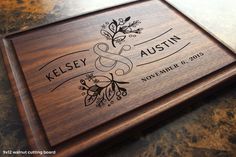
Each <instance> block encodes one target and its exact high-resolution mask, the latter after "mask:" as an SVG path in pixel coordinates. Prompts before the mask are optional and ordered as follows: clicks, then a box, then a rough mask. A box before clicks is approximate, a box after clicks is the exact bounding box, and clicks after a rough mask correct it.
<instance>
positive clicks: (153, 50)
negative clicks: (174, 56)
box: [140, 35, 181, 57]
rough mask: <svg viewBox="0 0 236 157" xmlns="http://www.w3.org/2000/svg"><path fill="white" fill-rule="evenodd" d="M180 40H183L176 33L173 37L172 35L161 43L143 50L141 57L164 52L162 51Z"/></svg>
mask: <svg viewBox="0 0 236 157" xmlns="http://www.w3.org/2000/svg"><path fill="white" fill-rule="evenodd" d="M180 40H181V38H180V37H178V36H176V35H174V36H173V37H171V38H169V39H167V40H165V41H163V42H161V43H158V44H156V45H155V46H153V47H151V48H148V49H146V50H141V52H140V55H141V57H147V56H149V55H154V54H156V53H158V52H162V51H164V50H166V49H168V48H170V47H171V46H173V45H175V44H176V43H177V42H179V41H180Z"/></svg>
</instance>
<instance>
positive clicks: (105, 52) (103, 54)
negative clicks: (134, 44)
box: [93, 43, 133, 76]
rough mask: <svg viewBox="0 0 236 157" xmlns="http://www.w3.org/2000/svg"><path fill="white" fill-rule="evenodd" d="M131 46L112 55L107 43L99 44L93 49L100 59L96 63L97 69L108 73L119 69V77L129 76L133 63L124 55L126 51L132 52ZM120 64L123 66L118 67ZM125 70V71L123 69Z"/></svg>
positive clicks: (116, 71)
mask: <svg viewBox="0 0 236 157" xmlns="http://www.w3.org/2000/svg"><path fill="white" fill-rule="evenodd" d="M130 50H131V46H130V45H124V46H122V48H121V49H120V50H119V51H118V53H117V54H116V53H114V52H113V53H112V52H110V51H109V46H108V44H106V43H98V44H96V45H95V46H94V47H93V51H94V52H95V53H96V54H97V55H98V58H97V59H96V61H95V67H96V69H98V70H100V71H102V72H108V71H111V70H113V69H114V68H117V69H116V70H115V74H116V75H117V76H122V75H126V74H128V73H129V72H130V71H131V70H132V68H133V63H132V62H131V60H130V59H129V58H127V57H125V56H123V55H122V53H123V52H124V51H130ZM118 63H120V64H122V65H123V66H119V67H116V66H117V64H118ZM122 68H123V69H122Z"/></svg>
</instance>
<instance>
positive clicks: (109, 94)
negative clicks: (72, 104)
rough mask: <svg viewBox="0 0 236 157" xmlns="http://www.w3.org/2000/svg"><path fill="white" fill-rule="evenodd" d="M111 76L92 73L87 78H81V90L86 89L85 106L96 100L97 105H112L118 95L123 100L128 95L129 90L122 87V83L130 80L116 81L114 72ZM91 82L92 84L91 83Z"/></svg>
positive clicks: (118, 98)
mask: <svg viewBox="0 0 236 157" xmlns="http://www.w3.org/2000/svg"><path fill="white" fill-rule="evenodd" d="M110 75H111V78H109V77H106V76H103V75H102V76H94V75H93V74H92V73H91V74H88V75H86V79H81V80H80V83H81V86H80V87H79V89H80V90H84V91H85V92H83V93H82V94H83V95H86V96H85V99H84V104H85V106H90V105H92V104H93V103H94V102H95V101H96V106H97V107H102V106H104V105H106V104H107V105H108V106H110V105H111V104H113V103H114V101H113V99H114V97H115V96H116V99H117V100H121V99H122V96H123V97H124V96H126V95H127V90H126V89H125V88H122V87H120V85H121V84H128V83H129V82H120V81H115V80H114V77H113V74H112V73H110ZM89 84H90V85H89Z"/></svg>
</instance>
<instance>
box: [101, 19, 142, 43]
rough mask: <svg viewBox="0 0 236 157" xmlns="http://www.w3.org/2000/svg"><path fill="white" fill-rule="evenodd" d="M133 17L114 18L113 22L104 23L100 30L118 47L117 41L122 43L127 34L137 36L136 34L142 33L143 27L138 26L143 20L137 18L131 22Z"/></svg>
mask: <svg viewBox="0 0 236 157" xmlns="http://www.w3.org/2000/svg"><path fill="white" fill-rule="evenodd" d="M130 19H131V17H130V16H129V17H127V18H124V19H123V18H119V19H118V20H117V21H116V20H114V19H113V21H112V22H110V23H109V22H106V23H105V24H103V25H102V29H101V31H100V33H101V35H103V36H104V37H106V39H107V40H111V42H112V45H113V47H116V43H119V44H121V43H122V42H124V41H125V39H126V37H127V34H129V37H136V34H140V33H141V31H142V30H143V28H136V27H137V26H138V25H139V24H140V23H141V22H140V21H139V20H135V21H133V22H129V21H130Z"/></svg>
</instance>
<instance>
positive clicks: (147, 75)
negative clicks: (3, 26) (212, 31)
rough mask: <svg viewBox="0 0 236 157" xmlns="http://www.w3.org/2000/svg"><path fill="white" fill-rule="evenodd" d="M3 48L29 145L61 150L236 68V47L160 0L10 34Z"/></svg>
mask: <svg viewBox="0 0 236 157" xmlns="http://www.w3.org/2000/svg"><path fill="white" fill-rule="evenodd" d="M2 50H3V55H4V59H5V63H6V66H7V68H8V72H9V78H10V80H11V83H12V87H13V89H14V92H15V95H16V97H17V101H18V105H19V110H20V111H21V115H22V119H23V121H24V123H25V126H26V130H27V132H28V134H29V137H28V138H29V140H30V143H31V145H33V148H36V149H46V148H47V149H49V150H50V149H51V150H52V149H56V150H57V152H58V154H59V155H63V153H71V154H74V153H76V152H79V151H82V150H83V149H85V148H88V147H89V146H91V145H93V144H94V143H98V142H100V141H103V140H104V139H107V138H108V137H111V136H113V135H115V134H117V133H119V132H117V131H115V130H116V129H117V127H118V126H119V125H121V126H119V127H118V128H119V129H120V130H122V129H124V130H125V129H126V128H127V127H129V125H130V126H132V125H135V123H139V122H141V120H140V119H139V120H138V119H137V117H138V115H136V116H134V115H133V116H131V117H129V118H123V119H126V120H133V122H129V125H127V124H126V123H125V122H124V120H123V122H122V121H120V122H119V125H118V121H119V119H120V118H121V119H122V117H125V116H127V114H130V115H132V114H131V112H137V113H139V114H142V112H141V111H142V110H143V108H146V109H148V108H149V104H150V103H151V102H156V104H158V103H160V102H162V104H158V105H157V106H156V108H155V109H158V107H163V108H169V107H170V106H169V105H167V104H168V103H169V102H171V101H173V100H175V99H177V98H178V97H177V96H175V95H174V94H173V97H172V99H169V100H164V101H162V97H163V96H165V95H167V94H169V93H173V92H175V91H176V90H178V89H180V88H183V87H186V86H187V85H190V86H191V84H193V83H195V82H196V81H198V80H199V79H200V78H203V77H205V76H210V75H211V74H212V75H213V72H214V74H215V73H216V72H217V71H219V70H220V69H224V70H225V68H226V70H227V75H223V73H218V75H220V76H221V81H223V80H224V79H226V78H229V77H231V76H233V75H235V66H234V63H235V56H234V55H233V53H232V52H231V51H230V50H228V49H226V48H225V47H224V46H222V45H221V44H220V43H218V42H217V41H216V40H214V39H213V38H212V37H210V36H209V35H208V34H207V33H206V32H204V31H203V30H201V29H200V28H199V27H197V26H196V25H195V24H193V23H192V22H190V21H189V20H188V19H186V18H184V17H183V16H182V15H181V14H180V13H178V12H177V11H175V10H174V9H173V8H171V7H170V6H168V5H167V4H166V3H164V2H162V1H144V2H136V3H131V4H129V5H124V6H121V7H117V8H116V7H115V8H112V9H107V10H102V11H100V12H95V13H91V14H88V15H84V16H79V17H75V18H72V19H69V20H64V21H61V22H58V23H55V24H52V25H47V26H43V27H39V28H35V29H32V30H29V31H24V32H20V33H16V34H12V35H8V36H6V37H5V38H4V39H3V42H2ZM222 77H223V78H222ZM216 82H217V81H216ZM193 86H194V84H193ZM199 86H200V85H199ZM208 87H210V85H208ZM183 91H184V90H183ZM185 92H186V91H185ZM195 92H196V91H195ZM186 93H188V92H186ZM182 100H183V99H182ZM177 103H178V101H176V102H173V105H176V104H177ZM150 111H151V110H150ZM161 111H162V110H161V109H159V111H158V110H157V111H155V112H156V113H155V114H157V113H159V112H161ZM143 114H144V113H143ZM155 114H154V113H153V115H155ZM150 115H152V114H150ZM144 117H145V116H144ZM147 118H148V116H146V119H147ZM109 129H110V130H109ZM95 130H96V133H95ZM97 130H99V131H97ZM108 131H109V132H108ZM37 136H38V137H37ZM45 147H46V148H45ZM71 149H72V150H71Z"/></svg>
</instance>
